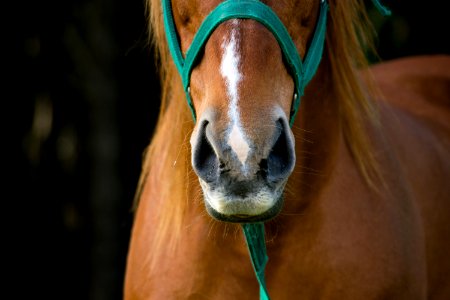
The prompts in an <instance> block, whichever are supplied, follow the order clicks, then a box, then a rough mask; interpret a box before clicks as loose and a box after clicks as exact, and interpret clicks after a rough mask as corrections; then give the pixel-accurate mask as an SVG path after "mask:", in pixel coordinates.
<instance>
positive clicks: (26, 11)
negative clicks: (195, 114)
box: [2, 0, 450, 300]
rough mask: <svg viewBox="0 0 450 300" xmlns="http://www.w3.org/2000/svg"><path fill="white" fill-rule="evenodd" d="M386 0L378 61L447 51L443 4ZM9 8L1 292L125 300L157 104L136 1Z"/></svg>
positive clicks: (50, 0) (50, 1)
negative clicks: (135, 206) (135, 212)
mask: <svg viewBox="0 0 450 300" xmlns="http://www.w3.org/2000/svg"><path fill="white" fill-rule="evenodd" d="M385 3H386V4H388V5H389V6H390V7H391V8H392V10H393V12H394V16H393V17H391V18H383V17H381V16H380V15H378V14H377V13H376V11H374V10H373V9H372V6H371V4H370V3H369V1H367V4H368V7H371V10H370V15H371V16H372V18H373V20H374V22H375V24H376V28H377V30H378V32H379V42H378V46H379V53H380V57H381V59H383V60H387V59H391V58H396V57H400V56H406V55H414V54H434V53H450V48H449V44H448V30H449V22H448V19H449V16H448V14H447V13H446V12H447V10H444V9H443V7H441V6H439V5H443V4H442V2H438V1H434V2H430V1H428V2H425V1H406V0H404V1H393V0H390V1H388V0H386V1H385ZM10 5H12V8H8V9H3V13H2V15H4V17H3V20H7V22H3V23H6V24H4V25H3V30H2V31H3V32H5V34H4V35H3V42H2V44H3V46H2V48H3V51H4V50H5V49H7V53H6V54H4V55H3V59H2V60H3V68H2V73H4V76H3V77H4V79H3V80H2V86H3V89H2V90H3V93H2V94H3V97H2V98H3V101H2V102H3V105H4V106H3V107H4V109H3V110H2V112H3V113H2V115H3V118H2V123H3V131H4V132H5V134H4V138H3V144H2V145H3V147H2V149H3V151H5V150H6V152H7V153H6V155H4V156H3V159H4V165H5V166H7V167H8V168H3V170H4V175H6V177H7V180H6V181H3V186H4V195H5V196H4V197H2V198H3V201H2V202H3V203H2V204H3V209H2V216H3V218H2V221H3V222H2V223H4V226H3V229H4V231H5V234H4V237H5V238H4V239H3V243H2V244H3V245H4V246H3V247H2V248H3V251H4V253H5V254H4V256H3V257H4V260H3V265H4V266H5V267H4V268H2V270H4V274H6V276H7V280H6V281H5V283H6V288H7V289H6V291H4V292H5V293H7V292H8V291H10V292H11V293H13V295H14V296H13V297H11V298H12V299H23V298H30V297H33V298H39V299H96V300H97V299H98V300H100V299H121V298H122V288H123V277H124V270H125V261H126V253H127V247H128V241H129V233H130V229H131V224H132V214H131V212H130V207H131V204H132V199H133V194H134V190H135V188H136V183H137V180H138V176H139V172H140V163H141V157H142V152H143V150H144V148H145V147H146V145H147V144H148V142H149V140H150V137H151V134H152V130H153V126H154V124H155V118H156V116H157V112H158V109H159V100H158V99H159V83H158V79H157V76H156V74H155V72H156V71H155V66H154V63H153V56H152V55H153V54H152V53H151V49H150V47H148V45H147V29H146V17H145V7H144V3H143V1H142V0H136V1H125V0H76V1H75V0H63V1H61V0H41V1H28V0H25V1H21V2H16V3H15V4H10ZM6 45H7V47H5V46H6ZM8 51H10V52H11V53H9V52H8ZM9 152H10V153H9Z"/></svg>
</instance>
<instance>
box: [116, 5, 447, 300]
mask: <svg viewBox="0 0 450 300" xmlns="http://www.w3.org/2000/svg"><path fill="white" fill-rule="evenodd" d="M167 2H169V4H170V5H167ZM226 2H236V3H239V2H245V3H249V2H251V3H253V4H251V5H250V7H257V8H258V9H259V8H261V10H264V11H268V12H267V13H266V12H265V13H264V16H265V15H267V16H269V17H270V18H275V17H273V16H274V15H276V16H277V17H278V18H279V22H278V21H277V22H278V23H276V24H278V25H279V24H283V26H282V27H283V28H285V29H286V30H285V32H286V33H287V34H288V35H289V37H290V39H291V40H292V43H293V47H295V51H296V53H298V55H299V57H300V58H301V60H302V62H303V63H304V64H305V65H307V62H306V60H307V59H306V58H307V57H308V56H309V54H308V53H309V52H311V51H312V52H313V53H318V52H320V55H319V56H320V57H319V58H320V60H319V61H318V62H317V68H316V70H314V66H313V67H312V68H313V71H312V72H310V73H312V74H311V76H309V77H310V78H307V79H308V80H305V78H306V77H308V76H306V77H305V75H304V72H303V70H300V72H301V76H299V77H298V76H297V75H299V74H298V73H297V71H298V70H297V69H295V66H294V67H293V66H292V61H293V60H295V55H297V54H296V53H294V54H292V55H291V53H290V52H289V49H292V48H289V47H290V46H289V45H288V46H286V45H287V44H286V43H284V40H283V38H280V34H281V33H278V32H281V31H283V30H284V29H282V30H281V29H280V30H281V31H277V30H278V29H273V28H272V27H271V26H272V23H270V24H266V23H264V19H265V18H264V17H261V18H260V19H255V18H254V17H248V15H250V14H253V13H254V9H251V10H246V11H244V12H243V15H242V16H239V15H234V14H230V16H229V19H226V20H225V19H223V20H221V22H220V23H218V24H213V25H214V26H212V25H211V26H212V27H211V30H210V32H208V35H207V36H204V39H203V41H202V43H200V44H198V45H197V48H198V51H197V53H195V55H194V57H193V58H192V59H191V61H190V69H189V70H188V71H186V72H185V70H184V68H183V65H182V64H180V61H181V62H183V58H184V57H185V58H186V61H187V60H188V58H189V57H190V56H189V55H188V52H189V51H190V50H189V49H190V47H191V45H192V44H193V43H194V44H195V43H196V42H195V41H196V40H197V39H196V33H197V32H198V31H201V27H202V24H203V22H204V20H205V19H206V18H207V16H208V15H209V14H212V13H214V11H217V10H216V8H217V7H218V6H220V5H231V4H227V3H222V1H219V0H203V1H199V0H192V1H181V0H172V1H166V2H164V1H161V0H148V2H147V4H148V10H149V23H150V29H151V30H150V31H151V38H152V42H153V43H154V45H155V48H156V50H157V59H158V64H159V65H160V70H159V71H160V76H161V85H162V93H161V109H160V114H159V118H158V123H157V126H156V129H155V133H154V135H153V137H152V141H151V143H150V145H149V147H148V148H147V149H146V151H145V156H144V160H143V165H142V173H141V176H140V179H139V183H138V189H137V192H136V199H135V200H136V201H135V218H134V223H133V229H132V235H131V239H130V245H129V251H128V257H127V267H126V275H125V283H124V298H125V299H255V298H256V297H257V295H258V289H259V288H260V285H258V281H257V280H256V279H255V275H254V271H253V269H252V267H254V266H252V263H251V261H250V260H249V254H248V252H247V245H246V242H245V239H244V235H243V233H242V232H241V231H240V224H245V223H250V224H253V223H259V224H264V228H265V232H266V247H267V254H268V257H269V261H268V263H267V267H266V270H265V280H266V284H267V291H268V293H269V294H270V297H272V298H273V299H319V298H323V299H426V298H427V299H428V298H429V299H449V298H450V276H449V275H450V260H449V259H448V254H449V253H450V184H449V182H448V180H449V179H448V178H450V160H449V157H450V88H449V87H450V58H449V57H448V56H446V55H433V56H417V57H405V58H401V59H397V60H392V61H386V62H380V63H378V64H375V65H370V64H369V63H368V61H367V59H366V51H367V50H368V49H369V50H373V51H375V47H374V34H373V30H372V29H371V24H370V21H369V18H368V16H367V12H366V8H365V4H364V1H362V0H347V1H338V0H326V1H323V0H287V1H272V0H267V1H264V3H265V4H264V7H262V4H261V5H260V4H254V3H255V2H259V1H256V0H245V1H244V0H241V1H233V0H228V1H226ZM324 3H325V4H324ZM164 5H166V6H164ZM324 5H326V11H325V12H324V11H323V10H322V9H323V6H324ZM167 8H170V11H167ZM165 9H166V11H164V10H165ZM222 12H223V11H222ZM272 12H273V13H272ZM167 13H169V17H171V18H172V20H173V23H174V26H173V27H172V29H173V30H172V31H171V32H169V33H167V31H168V30H169V29H170V28H168V26H170V23H168V22H167V19H165V16H166V15H165V14H167ZM322 13H325V14H326V16H327V18H328V20H327V22H326V27H323V28H324V29H323V44H322V46H323V49H322V48H320V47H322V46H321V44H320V43H319V44H318V45H319V46H317V47H316V46H315V45H316V42H315V40H316V38H315V36H316V31H317V27H319V25H318V24H319V23H320V22H321V20H322V17H321V16H322ZM256 15H258V16H261V15H262V13H261V14H260V12H258V13H256ZM221 16H222V15H218V16H216V18H218V17H221ZM208 20H212V21H211V22H214V19H211V18H209V19H208ZM278 25H276V26H278ZM276 26H273V27H276ZM169 31H170V30H169ZM283 32H284V31H283ZM166 35H167V37H168V38H166ZM170 39H172V42H171V41H170ZM173 41H175V44H176V45H177V43H179V48H180V50H179V53H178V54H176V55H175V56H174V55H173V47H174V46H173ZM312 46H313V48H314V49H312V50H311V47H312ZM322 50H323V51H322ZM171 53H172V54H171ZM177 55H178V58H177ZM180 66H181V67H180ZM180 72H181V76H180V75H179V74H178V73H180ZM306 73H307V72H306ZM302 76H303V77H302ZM306 81H308V83H307V84H306V83H305V82H306ZM300 98H301V105H300V104H299V99H300ZM186 99H187V100H188V102H189V105H187V104H186V103H185V102H186ZM298 105H299V108H298V110H297V106H298ZM295 115H296V116H295ZM193 117H194V119H195V121H194V122H193V120H192V119H193Z"/></svg>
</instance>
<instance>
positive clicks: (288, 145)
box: [260, 120, 295, 182]
mask: <svg viewBox="0 0 450 300" xmlns="http://www.w3.org/2000/svg"><path fill="white" fill-rule="evenodd" d="M277 126H279V128H280V133H279V136H278V138H277V140H276V141H275V144H274V145H273V147H272V150H271V151H270V154H269V156H268V158H267V162H264V163H263V161H264V160H263V161H261V163H260V167H261V170H262V171H264V169H266V170H267V171H266V172H267V179H268V180H270V181H272V182H278V181H281V180H283V179H286V178H287V177H288V176H289V175H290V174H291V172H292V171H293V169H294V165H295V152H294V143H293V139H292V137H291V136H290V135H289V127H287V123H286V122H283V120H279V121H278V122H277ZM264 166H265V168H263V167H264Z"/></svg>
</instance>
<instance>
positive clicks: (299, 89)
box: [163, 0, 328, 126]
mask: <svg viewBox="0 0 450 300" xmlns="http://www.w3.org/2000/svg"><path fill="white" fill-rule="evenodd" d="M327 11H328V3H327V1H325V0H321V4H320V14H319V19H318V22H317V25H316V29H315V33H314V36H313V39H312V41H311V45H310V47H309V49H308V52H307V54H306V56H305V59H304V60H303V61H302V59H301V58H300V55H299V54H298V50H297V47H296V46H295V44H294V42H293V41H292V39H291V37H290V36H289V33H288V31H287V29H286V27H285V26H284V25H283V23H282V22H281V21H280V19H279V18H278V16H277V15H276V14H275V13H274V12H273V10H272V9H271V8H270V7H269V6H267V5H265V4H263V3H262V2H260V1H258V0H228V1H224V2H222V3H221V4H219V5H218V6H217V7H216V8H215V9H214V10H213V11H212V12H211V13H210V14H209V15H208V16H207V17H206V18H205V20H204V21H203V23H202V24H201V25H200V28H199V29H198V31H197V33H196V34H195V37H194V40H193V41H192V44H191V46H190V48H189V49H188V51H187V52H186V57H183V54H182V52H181V48H180V45H179V42H178V38H177V32H176V28H175V23H174V21H173V15H172V8H171V4H170V0H163V13H164V26H165V29H166V36H167V41H168V44H169V50H170V53H171V54H172V57H173V60H174V61H175V65H176V67H177V69H178V72H179V73H180V74H181V79H182V82H183V88H184V91H185V93H186V98H187V101H188V104H189V107H190V109H191V112H192V116H193V118H194V120H195V119H196V115H195V110H194V105H193V103H192V99H191V95H190V88H189V84H190V77H191V72H192V69H193V68H194V67H195V64H196V59H197V57H198V54H199V53H200V51H201V50H202V49H203V47H204V46H205V43H206V42H207V41H208V39H209V37H210V35H211V34H212V33H213V31H214V30H215V29H216V28H217V26H219V25H220V24H221V23H223V22H225V21H227V20H230V19H253V20H256V21H258V22H259V23H261V24H263V25H264V26H265V27H266V28H267V29H269V30H270V31H271V32H272V34H273V35H274V37H275V38H276V40H277V41H278V44H279V45H280V47H281V50H282V52H283V55H284V58H285V60H286V62H287V65H288V66H289V68H290V71H291V74H292V77H293V78H294V82H295V96H294V102H293V105H292V111H291V116H290V124H291V126H292V124H293V123H294V120H295V116H296V115H297V112H298V108H299V106H300V98H301V96H302V95H303V91H304V89H305V86H306V85H307V84H308V82H309V81H310V80H311V78H312V77H313V76H314V74H315V73H316V71H317V68H318V66H319V63H320V60H321V58H322V52H323V45H324V42H325V30H326V22H327Z"/></svg>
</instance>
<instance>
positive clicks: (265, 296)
mask: <svg viewBox="0 0 450 300" xmlns="http://www.w3.org/2000/svg"><path fill="white" fill-rule="evenodd" d="M241 226H242V230H243V231H244V236H245V241H246V242H247V247H248V252H249V253H250V258H251V260H252V265H253V270H254V271H255V274H256V278H257V279H258V283H259V299H261V300H269V299H270V298H269V293H268V292H267V287H266V280H265V279H264V270H265V268H266V264H267V261H268V260H269V258H268V257H267V251H266V239H265V237H264V223H245V224H241Z"/></svg>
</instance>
